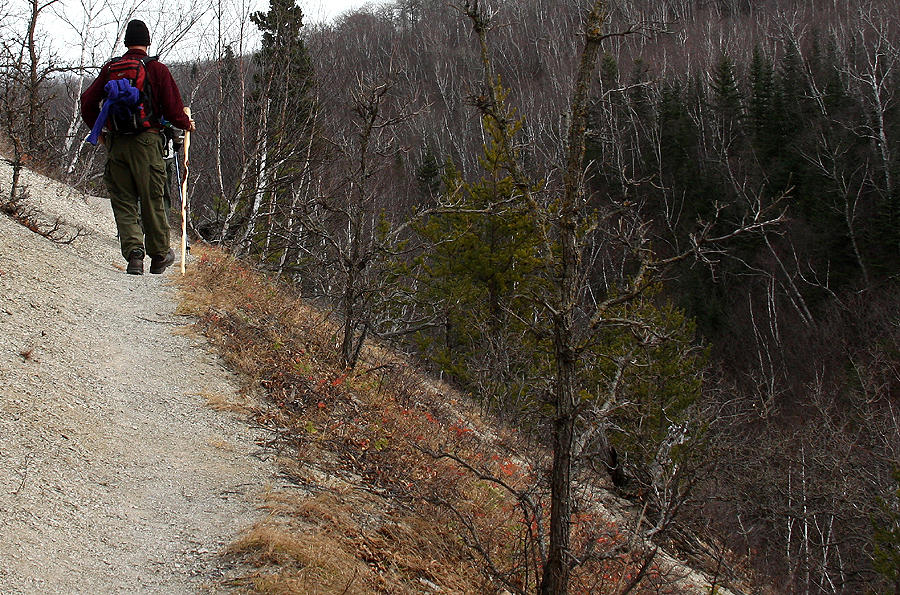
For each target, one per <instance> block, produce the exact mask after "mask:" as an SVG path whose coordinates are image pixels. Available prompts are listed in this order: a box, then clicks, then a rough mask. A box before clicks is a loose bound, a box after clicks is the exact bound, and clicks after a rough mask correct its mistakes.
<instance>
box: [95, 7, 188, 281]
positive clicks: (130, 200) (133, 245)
mask: <svg viewBox="0 0 900 595" xmlns="http://www.w3.org/2000/svg"><path fill="white" fill-rule="evenodd" d="M149 46H150V31H149V30H148V29H147V25H145V24H144V22H143V21H139V20H132V21H130V22H129V23H128V26H127V27H126V28H125V47H126V48H128V51H127V52H126V53H125V54H124V55H123V56H122V57H120V58H114V59H112V60H110V61H109V62H107V63H106V64H104V65H103V68H102V69H101V70H100V74H99V76H98V77H97V79H96V80H95V81H94V82H93V83H92V84H91V86H90V87H88V88H87V90H86V91H85V92H84V93H82V94H81V117H82V119H83V120H84V122H85V124H87V125H88V126H89V127H91V136H89V137H88V141H89V142H92V143H94V144H96V143H97V142H98V141H99V142H101V143H102V144H104V145H105V146H106V151H107V155H106V170H105V172H104V175H103V180H104V181H105V182H106V186H107V188H108V189H109V194H110V200H111V202H112V209H113V215H114V216H115V219H116V228H117V229H118V231H119V242H120V244H121V248H122V256H124V257H125V259H126V260H127V261H128V266H127V268H126V272H127V273H128V274H130V275H143V274H144V257H145V256H147V255H149V256H150V272H151V273H153V274H160V273H162V272H164V271H165V270H166V268H168V267H169V265H171V264H172V263H173V262H175V251H174V250H172V249H171V247H170V245H169V222H168V219H167V210H166V205H165V198H164V192H165V190H164V188H165V186H166V184H167V183H168V179H167V176H166V165H165V163H164V161H163V150H164V148H165V142H166V138H165V135H163V134H161V131H162V125H161V123H160V122H161V121H162V120H163V119H165V120H167V121H168V122H170V123H171V124H172V125H174V126H176V127H178V128H181V129H182V130H190V131H193V130H194V129H195V128H194V121H193V120H192V119H191V118H189V117H188V116H187V115H186V114H185V112H184V104H183V103H182V100H181V93H180V92H179V90H178V86H177V85H176V84H175V79H174V78H172V73H171V72H169V69H168V68H167V67H166V66H165V65H164V64H162V63H161V62H160V61H159V60H158V59H157V58H156V57H149V56H148V55H147V49H148V48H149ZM101 106H102V107H101ZM104 127H105V129H104Z"/></svg>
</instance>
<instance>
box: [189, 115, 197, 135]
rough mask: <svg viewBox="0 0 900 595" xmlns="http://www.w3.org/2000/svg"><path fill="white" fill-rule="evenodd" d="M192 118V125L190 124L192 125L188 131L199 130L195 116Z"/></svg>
mask: <svg viewBox="0 0 900 595" xmlns="http://www.w3.org/2000/svg"><path fill="white" fill-rule="evenodd" d="M190 120H191V125H190V127H189V128H188V132H194V131H195V130H197V125H196V124H195V123H194V119H193V118H191V119H190Z"/></svg>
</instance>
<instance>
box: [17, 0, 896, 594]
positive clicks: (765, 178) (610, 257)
mask: <svg viewBox="0 0 900 595" xmlns="http://www.w3.org/2000/svg"><path fill="white" fill-rule="evenodd" d="M257 9H258V12H252V11H250V10H249V8H248V7H247V6H237V5H231V4H228V5H227V6H226V5H225V4H224V3H221V2H220V3H219V5H218V7H217V8H213V9H210V10H208V11H207V12H206V13H204V15H203V18H204V19H206V21H207V22H208V25H207V27H206V29H204V30H205V31H208V32H210V33H207V34H206V35H207V36H208V37H209V40H211V41H210V42H209V43H207V44H205V45H203V47H208V48H210V49H209V50H208V51H207V50H204V55H198V56H197V57H196V59H193V60H185V61H181V62H177V63H175V62H173V61H169V63H170V67H171V68H172V70H173V73H174V74H175V75H176V78H177V79H178V81H179V84H180V86H181V89H182V92H183V94H184V96H185V100H186V103H190V105H191V106H192V108H193V113H194V117H195V119H196V120H197V128H198V132H197V134H196V135H194V138H193V140H192V144H193V149H192V155H191V160H190V180H189V185H188V187H189V189H190V196H189V204H190V213H191V232H192V234H193V235H194V236H195V237H196V238H198V239H202V240H205V241H207V242H210V243H216V244H221V245H223V246H225V247H227V248H228V249H229V250H231V251H233V252H234V253H235V254H237V255H240V256H241V257H244V258H246V259H249V260H251V261H253V262H255V263H256V264H257V265H258V266H259V267H261V268H263V269H265V270H268V271H271V272H272V273H273V274H275V275H278V276H280V277H282V278H284V279H285V280H287V281H289V282H291V283H293V284H295V286H296V287H297V289H298V291H300V292H301V293H302V295H303V296H304V297H305V298H306V299H308V300H311V301H314V302H316V303H318V304H320V305H321V306H322V307H323V308H326V309H329V310H331V311H333V312H334V314H335V316H336V317H338V319H339V320H340V321H341V325H342V334H341V336H338V337H336V338H335V348H336V349H337V350H338V351H339V353H340V356H341V358H342V360H343V362H344V364H345V365H346V366H348V367H353V366H354V365H355V363H356V361H357V358H358V356H359V352H360V348H361V345H362V344H363V342H365V341H368V340H381V341H390V342H392V343H393V344H395V345H397V346H399V347H400V348H402V349H404V350H406V351H407V352H409V353H411V354H414V355H415V356H416V357H417V358H419V359H420V361H421V362H422V364H423V366H428V367H429V368H430V369H432V370H433V371H434V372H435V373H437V374H440V375H441V376H442V377H443V378H444V379H446V380H448V381H450V382H452V383H453V384H455V385H456V386H458V387H459V388H460V389H463V390H465V391H467V392H468V393H470V394H471V395H472V396H473V397H474V399H476V400H477V402H478V403H479V404H481V406H483V407H484V409H485V411H487V412H490V414H492V415H494V416H496V417H497V418H498V419H499V420H500V421H501V422H502V423H504V424H507V425H510V426H513V427H516V428H517V429H519V430H520V431H521V432H522V433H523V434H524V435H526V436H527V437H528V438H527V439H528V440H530V441H532V442H533V443H534V444H535V445H537V446H543V447H547V448H548V449H551V450H552V451H553V452H554V453H555V454H554V457H553V464H552V465H551V466H549V467H548V470H547V474H546V476H545V477H543V478H541V479H539V480H536V481H537V483H538V484H539V487H540V489H542V490H545V491H547V492H548V493H550V492H552V494H553V498H554V500H553V501H554V503H556V502H557V498H560V499H561V500H560V502H562V504H560V506H562V508H560V509H559V510H558V511H557V510H556V509H554V512H553V518H554V519H557V518H559V517H565V519H566V521H565V523H563V524H562V525H560V527H562V528H563V529H565V531H566V532H567V531H568V518H569V515H570V514H571V513H572V512H573V511H578V510H582V509H583V507H586V506H588V504H587V503H586V502H585V501H584V500H586V499H588V496H587V494H588V493H589V492H590V490H579V489H577V486H580V485H587V484H591V483H596V482H601V483H602V484H603V485H607V486H609V488H610V489H612V490H614V491H615V492H616V493H617V494H618V495H620V496H621V497H623V498H626V499H629V500H632V501H634V502H637V503H639V504H640V505H641V506H643V507H644V508H645V511H646V515H647V522H646V529H645V531H644V533H645V535H646V537H647V538H648V539H654V540H658V541H659V542H661V543H662V542H664V543H666V544H674V546H675V547H677V548H680V549H681V550H682V551H684V552H686V553H687V554H689V555H695V556H697V557H711V558H713V559H715V560H717V561H718V564H720V565H725V566H729V565H730V566H732V567H735V568H737V567H741V568H744V572H751V571H752V572H753V573H754V576H755V577H756V580H757V581H758V583H759V584H760V585H771V586H772V588H773V589H774V590H775V592H793V593H866V592H873V593H875V592H878V593H884V592H900V491H898V490H900V483H898V479H900V417H898V415H900V412H898V408H900V293H898V285H900V283H898V273H900V183H898V178H900V90H898V86H900V14H898V12H897V7H896V4H895V3H894V2H890V1H887V0H854V1H851V0H833V1H831V2H820V1H812V0H760V1H756V2H750V1H747V0H715V1H712V0H661V1H657V2H644V1H641V0H629V1H624V2H609V3H608V5H607V3H605V2H589V1H586V0H584V1H578V2H553V1H550V0H482V1H480V2H475V1H472V0H469V1H462V0H460V1H458V2H448V1H445V0H396V1H395V2H392V3H387V4H385V5H381V6H378V7H371V8H367V9H362V10H359V11H354V12H351V13H348V14H346V15H344V16H342V17H341V18H340V19H338V20H337V21H336V22H333V23H328V24H320V25H315V26H311V25H308V24H306V23H305V22H304V15H303V11H302V10H301V8H299V7H298V6H297V5H295V3H294V1H293V0H269V5H268V6H260V7H257ZM0 10H6V9H0ZM9 10H10V11H13V8H10V9H9ZM29 10H30V11H31V12H30V13H29ZM41 10H42V5H40V4H38V3H35V4H31V3H29V4H28V5H24V7H23V8H22V14H21V15H20V16H21V18H15V19H14V18H9V19H4V21H3V22H4V25H3V26H2V28H0V36H2V46H0V50H2V54H0V85H2V100H0V117H2V135H3V137H4V139H3V149H4V154H5V155H6V157H7V158H8V159H9V160H10V162H11V163H13V165H14V166H19V167H21V166H24V165H29V166H33V165H35V164H37V163H40V166H41V167H43V168H46V169H48V170H51V169H52V170H53V171H56V172H58V173H59V175H61V176H66V178H67V179H68V180H70V181H72V182H73V183H77V184H80V185H82V186H84V187H98V184H99V180H100V176H101V174H102V167H103V153H102V151H101V150H97V149H94V148H93V147H90V146H89V145H86V144H85V143H84V141H83V139H84V137H85V136H86V134H87V131H86V129H85V128H84V127H83V126H82V127H79V125H78V116H77V111H76V105H77V104H76V101H77V97H78V94H79V92H80V90H81V89H83V88H84V86H85V83H86V81H87V82H89V81H90V80H91V76H92V75H93V74H95V73H96V71H97V68H98V67H99V65H100V63H102V61H103V60H104V59H105V58H108V57H109V56H103V57H100V58H99V59H98V63H97V64H92V65H90V67H87V66H84V65H83V66H82V67H78V66H75V65H71V64H63V63H61V62H59V61H56V60H54V59H53V58H52V56H48V55H46V54H42V53H41V52H40V51H39V50H40V44H39V43H35V41H34V38H33V35H32V36H29V35H28V33H29V31H30V32H31V33H32V34H33V33H34V31H35V26H31V27H29V26H28V25H29V24H31V25H35V24H37V23H39V21H40V18H42V17H41V13H40V11H41ZM29 14H30V15H31V16H30V17H29ZM10 15H12V12H10ZM3 16H4V15H0V17H3ZM98 18H99V17H98ZM192 18H193V17H192V16H191V15H185V14H180V15H179V19H181V20H179V21H178V22H177V24H176V25H172V26H171V27H170V31H171V32H172V35H173V37H172V38H171V43H170V46H173V45H177V43H178V40H179V37H178V35H184V34H187V32H189V31H190V25H191V24H192V23H193V22H194V21H193V20H192ZM197 21H198V22H199V19H197ZM124 22H125V20H123V21H122V23H121V25H122V26H123V27H124ZM186 23H187V24H186ZM164 25H165V22H161V23H159V24H158V26H159V27H162V26H164ZM600 31H602V33H601V32H600ZM176 32H177V34H176ZM167 43H168V42H167ZM198 47H200V46H198ZM592 51H593V52H595V53H594V54H591V52H592ZM181 55H183V51H182V54H181ZM83 59H84V54H83V53H82V60H83ZM580 91H583V92H582V93H580ZM3 200H7V201H9V202H14V201H15V188H14V189H13V193H12V194H11V195H10V196H6V197H3ZM563 471H564V472H565V473H564V474H563ZM572 486H575V487H574V488H573V487H572ZM548 540H549V542H550V548H549V552H550V554H549V555H548V557H547V560H546V563H545V564H544V565H543V569H544V572H545V577H544V583H543V590H544V592H562V591H560V590H559V589H560V588H559V587H558V586H557V587H552V585H553V584H554V583H553V580H560V581H563V582H564V581H565V576H566V570H565V568H566V567H568V566H569V564H570V560H571V561H572V562H571V563H573V564H574V563H575V562H577V560H578V556H579V553H578V552H576V551H574V548H575V546H574V544H572V545H570V543H569V541H568V538H567V537H566V536H565V535H562V534H557V533H554V531H553V529H552V528H551V535H549V536H548ZM554 540H556V541H554ZM556 551H558V552H560V556H562V557H561V558H559V559H557V560H556V562H555V563H556V564H557V566H554V552H556ZM551 575H553V576H554V577H556V578H555V579H552V580H551V579H550V578H548V577H549V576H551Z"/></svg>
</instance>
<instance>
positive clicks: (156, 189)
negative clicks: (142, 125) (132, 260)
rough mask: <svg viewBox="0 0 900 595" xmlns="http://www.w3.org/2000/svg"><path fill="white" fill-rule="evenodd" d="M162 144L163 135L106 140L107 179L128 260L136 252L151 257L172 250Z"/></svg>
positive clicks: (153, 133) (105, 175)
mask: <svg viewBox="0 0 900 595" xmlns="http://www.w3.org/2000/svg"><path fill="white" fill-rule="evenodd" d="M162 142H163V136H162V135H161V134H159V133H156V132H142V133H141V134H136V135H122V134H119V135H117V134H109V135H108V136H107V138H106V150H107V157H106V171H105V173H104V175H103V180H104V181H105V182H106V187H107V188H108V189H109V195H110V200H111V201H112V209H113V215H114V216H115V218H116V228H118V230H119V243H120V244H121V247H122V256H124V257H125V258H126V259H127V258H128V255H129V254H131V251H132V250H135V249H140V250H143V251H144V253H145V254H147V255H149V256H150V257H161V256H165V255H166V253H167V252H168V251H169V221H168V219H167V217H166V207H165V204H164V202H163V192H164V190H163V189H164V186H165V184H166V166H165V163H163V158H162Z"/></svg>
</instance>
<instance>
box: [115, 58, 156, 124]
mask: <svg viewBox="0 0 900 595" xmlns="http://www.w3.org/2000/svg"><path fill="white" fill-rule="evenodd" d="M156 59H157V57H156V56H154V57H149V56H148V57H144V58H139V59H138V58H126V57H124V56H123V57H120V58H113V59H112V60H111V61H110V62H109V63H108V64H107V73H108V76H107V84H108V83H109V81H120V82H119V83H117V85H118V86H119V87H120V88H123V87H124V88H128V87H133V88H134V89H136V91H137V93H134V92H133V91H132V96H134V97H136V100H135V101H134V102H133V103H132V102H130V101H129V102H118V103H117V104H116V105H113V106H111V109H110V110H109V119H108V120H107V121H106V127H107V128H109V130H111V131H113V132H117V133H119V134H138V133H140V132H144V131H145V130H147V129H149V128H153V127H156V126H159V118H158V116H157V114H156V111H155V109H154V106H153V94H152V93H151V89H150V77H148V76H147V64H149V63H150V62H152V61H154V60H156ZM107 91H109V87H107Z"/></svg>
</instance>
